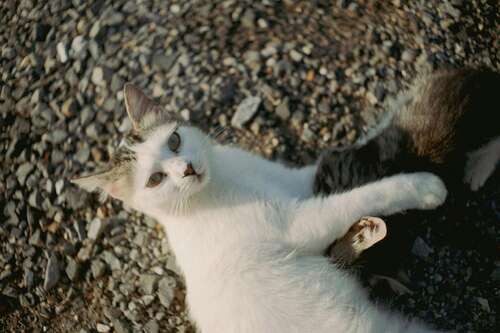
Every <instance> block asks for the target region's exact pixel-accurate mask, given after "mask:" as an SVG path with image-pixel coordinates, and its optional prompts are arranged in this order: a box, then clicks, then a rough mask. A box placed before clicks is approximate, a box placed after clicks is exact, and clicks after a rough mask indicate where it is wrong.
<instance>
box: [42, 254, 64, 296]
mask: <svg viewBox="0 0 500 333" xmlns="http://www.w3.org/2000/svg"><path fill="white" fill-rule="evenodd" d="M59 278H60V267H59V260H57V257H56V255H55V254H52V255H51V256H50V257H49V260H48V262H47V267H46V269H45V277H44V281H43V288H44V289H45V290H50V289H52V288H53V287H55V285H56V284H57V282H59Z"/></svg>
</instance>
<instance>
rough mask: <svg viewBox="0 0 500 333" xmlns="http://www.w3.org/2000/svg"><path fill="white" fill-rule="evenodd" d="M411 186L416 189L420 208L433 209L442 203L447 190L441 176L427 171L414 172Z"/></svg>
mask: <svg viewBox="0 0 500 333" xmlns="http://www.w3.org/2000/svg"><path fill="white" fill-rule="evenodd" d="M414 175H415V178H414V179H413V182H414V183H413V186H414V187H415V189H416V190H417V200H418V201H419V203H420V207H419V208H420V209H434V208H436V207H438V206H440V205H442V204H443V203H444V201H445V200H446V196H447V195H448V191H447V190H446V186H445V185H444V183H443V181H442V180H441V178H439V177H438V176H436V175H434V174H432V173H428V172H421V173H415V174H414Z"/></svg>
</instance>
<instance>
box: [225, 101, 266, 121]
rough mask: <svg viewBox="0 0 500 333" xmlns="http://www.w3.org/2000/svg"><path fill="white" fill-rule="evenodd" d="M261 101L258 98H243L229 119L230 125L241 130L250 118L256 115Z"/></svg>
mask: <svg viewBox="0 0 500 333" xmlns="http://www.w3.org/2000/svg"><path fill="white" fill-rule="evenodd" d="M261 102H262V99H261V98H260V97H258V96H250V97H247V98H245V99H244V100H243V101H242V102H241V103H240V105H238V108H237V109H236V112H235V113H234V115H233V117H232V118H231V125H232V126H234V127H237V128H241V127H242V126H243V125H245V124H246V123H247V122H248V121H249V120H250V119H252V117H253V116H254V115H255V113H257V110H258V108H259V105H260V103H261Z"/></svg>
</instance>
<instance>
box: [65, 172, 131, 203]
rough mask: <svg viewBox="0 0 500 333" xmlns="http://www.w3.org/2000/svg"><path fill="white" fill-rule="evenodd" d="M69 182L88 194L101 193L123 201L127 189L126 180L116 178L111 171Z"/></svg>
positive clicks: (77, 178)
mask: <svg viewBox="0 0 500 333" xmlns="http://www.w3.org/2000/svg"><path fill="white" fill-rule="evenodd" d="M71 182H72V183H73V184H76V185H78V186H79V187H81V188H83V189H84V190H86V191H88V192H96V191H101V192H104V193H106V194H108V195H110V196H112V197H113V198H115V199H119V200H124V198H125V196H126V194H127V188H128V187H127V184H126V179H125V178H124V177H116V175H115V172H114V171H113V170H109V171H104V172H99V173H95V174H92V175H87V176H82V177H76V178H73V179H71Z"/></svg>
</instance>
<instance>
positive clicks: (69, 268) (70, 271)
mask: <svg viewBox="0 0 500 333" xmlns="http://www.w3.org/2000/svg"><path fill="white" fill-rule="evenodd" d="M79 268H80V267H79V264H78V263H77V262H76V260H75V259H73V258H68V263H67V264H66V275H68V277H69V279H70V280H71V281H75V280H76V279H77V277H78V271H79Z"/></svg>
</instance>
